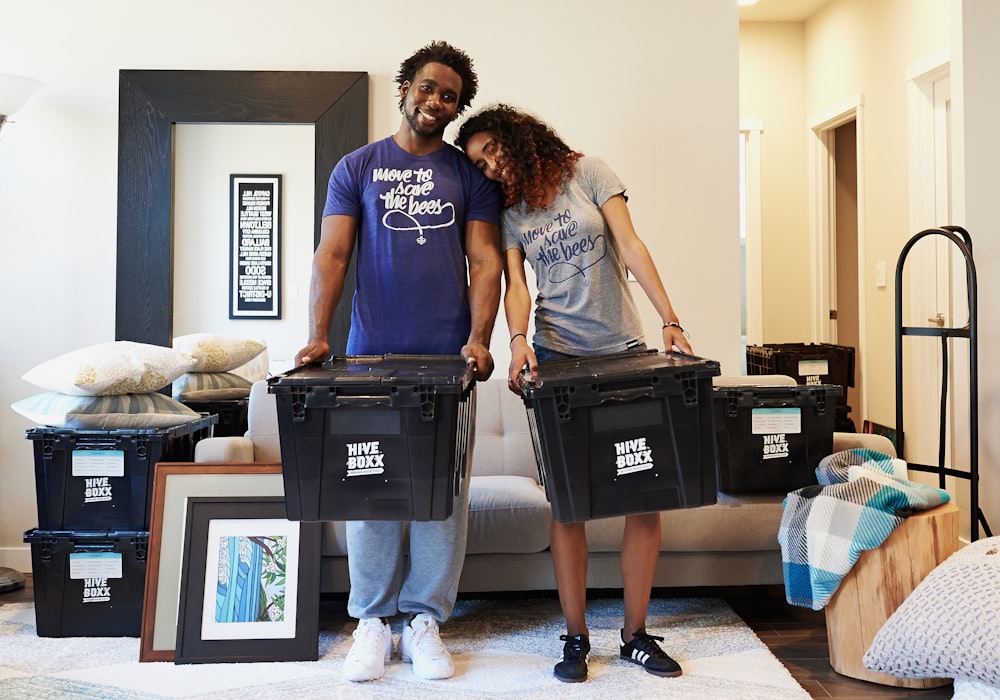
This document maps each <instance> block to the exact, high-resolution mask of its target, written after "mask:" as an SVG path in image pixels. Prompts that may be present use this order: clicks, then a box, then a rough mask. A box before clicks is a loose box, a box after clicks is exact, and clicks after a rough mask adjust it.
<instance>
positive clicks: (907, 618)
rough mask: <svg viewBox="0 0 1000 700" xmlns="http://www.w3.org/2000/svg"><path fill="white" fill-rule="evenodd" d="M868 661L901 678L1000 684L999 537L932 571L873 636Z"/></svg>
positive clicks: (969, 547)
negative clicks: (960, 680) (944, 679)
mask: <svg viewBox="0 0 1000 700" xmlns="http://www.w3.org/2000/svg"><path fill="white" fill-rule="evenodd" d="M864 664H865V666H866V667H867V668H868V669H870V670H872V671H878V672H881V673H888V674H890V675H893V676H897V677H899V678H969V679H973V680H977V681H981V682H983V683H986V684H989V685H993V686H997V687H1000V537H988V538H986V539H982V540H977V541H976V542H973V543H971V544H969V545H966V546H965V547H963V548H962V549H960V550H958V551H957V552H955V553H954V554H952V555H951V556H950V557H948V558H947V559H946V560H945V561H944V562H942V563H941V564H939V565H938V566H937V567H936V568H934V570H932V571H931V572H930V573H929V574H928V575H927V577H926V578H924V580H923V581H921V582H920V584H919V585H918V586H917V587H916V588H915V589H914V590H913V592H912V593H910V595H909V596H908V597H907V598H906V600H904V601H903V604H902V605H900V606H899V608H897V610H896V612H894V613H893V614H892V615H891V616H890V617H889V619H888V620H886V622H885V624H884V625H882V628H881V629H880V630H879V631H878V634H876V635H875V639H874V640H873V641H872V644H871V647H869V649H868V651H867V653H866V654H865V656H864Z"/></svg>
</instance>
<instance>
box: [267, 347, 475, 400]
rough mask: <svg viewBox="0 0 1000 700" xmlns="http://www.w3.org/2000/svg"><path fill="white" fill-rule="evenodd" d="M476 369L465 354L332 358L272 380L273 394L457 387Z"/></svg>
mask: <svg viewBox="0 0 1000 700" xmlns="http://www.w3.org/2000/svg"><path fill="white" fill-rule="evenodd" d="M472 374H473V369H472V366H471V365H469V364H467V363H466V362H465V360H464V359H463V358H462V356H461V355H403V354H386V355H347V356H344V357H337V356H335V355H334V356H331V357H330V358H329V359H327V360H326V361H325V362H323V363H318V362H313V363H310V364H307V365H301V366H299V367H295V368H294V369H291V370H289V371H288V372H285V373H284V374H279V375H277V376H274V377H271V378H270V379H268V380H267V384H268V387H267V390H268V391H269V392H270V393H282V392H285V391H291V390H293V389H297V388H302V387H306V386H381V387H392V386H428V385H434V386H436V387H439V388H440V387H447V386H452V385H454V386H457V387H458V388H459V389H461V390H464V389H465V388H466V387H467V386H468V385H469V384H470V383H471V382H472Z"/></svg>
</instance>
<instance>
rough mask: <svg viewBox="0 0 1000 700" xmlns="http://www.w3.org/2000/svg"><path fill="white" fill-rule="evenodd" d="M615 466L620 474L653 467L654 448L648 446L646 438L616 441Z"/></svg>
mask: <svg viewBox="0 0 1000 700" xmlns="http://www.w3.org/2000/svg"><path fill="white" fill-rule="evenodd" d="M615 455H616V458H615V466H616V467H617V468H618V476H622V475H623V474H632V473H634V472H641V471H645V470H647V469H652V468H653V450H652V449H650V448H649V447H647V446H646V438H644V437H643V438H637V439H635V440H624V441H622V442H616V443H615Z"/></svg>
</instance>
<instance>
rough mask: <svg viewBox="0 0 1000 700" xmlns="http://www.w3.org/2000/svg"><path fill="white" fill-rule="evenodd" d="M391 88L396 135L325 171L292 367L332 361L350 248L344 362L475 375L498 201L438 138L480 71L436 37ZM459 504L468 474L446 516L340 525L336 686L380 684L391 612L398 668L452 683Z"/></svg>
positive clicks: (489, 322)
mask: <svg viewBox="0 0 1000 700" xmlns="http://www.w3.org/2000/svg"><path fill="white" fill-rule="evenodd" d="M396 81H397V83H398V84H399V108H400V111H401V112H402V115H403V118H402V121H401V124H400V127H399V130H398V131H397V132H396V133H395V134H394V135H393V136H391V137H388V138H386V139H383V140H381V141H377V142H375V143H372V144H369V145H367V146H364V147H362V148H360V149H358V150H357V151H354V152H353V153H350V154H348V155H347V156H345V157H344V158H343V159H342V160H341V161H340V162H339V163H338V164H337V166H336V167H335V168H334V170H333V173H332V174H331V176H330V185H329V191H328V193H327V203H326V207H325V209H324V212H323V223H322V231H321V239H320V244H319V246H318V247H317V249H316V254H315V257H314V260H313V272H312V282H311V284H310V303H311V314H310V333H311V337H310V339H309V344H308V345H306V347H304V348H303V349H302V350H300V351H299V353H298V357H297V358H296V361H297V362H299V363H307V362H311V361H321V360H324V359H326V357H327V356H328V355H329V352H330V346H329V343H328V341H327V338H328V335H329V330H330V322H331V320H332V318H333V312H334V310H335V309H336V307H337V303H338V302H339V301H340V297H341V295H342V293H343V289H344V277H345V273H346V271H347V267H348V264H349V263H350V260H351V254H352V252H353V251H354V250H355V249H356V250H357V290H356V291H355V294H354V299H353V306H352V312H351V332H350V335H349V337H348V341H347V353H348V354H349V355H361V354H383V353H411V354H450V355H454V354H455V353H456V352H460V353H461V354H462V356H463V357H464V358H465V359H466V361H467V362H469V363H470V364H473V365H474V374H475V378H476V379H477V380H485V379H487V378H488V377H489V375H490V374H491V373H492V371H493V357H492V356H491V355H490V352H489V338H490V336H491V335H492V332H493V323H494V321H495V320H496V314H497V309H498V308H499V304H500V275H501V269H502V266H501V260H500V248H499V228H498V223H499V217H500V205H501V202H500V194H499V191H498V189H497V188H496V187H495V185H494V184H493V183H491V182H490V181H488V180H487V179H486V178H485V177H484V176H483V175H482V174H481V173H480V172H479V171H478V170H476V169H475V167H473V166H472V164H471V163H470V162H469V160H468V159H467V158H466V157H465V155H464V154H463V153H462V152H460V151H459V150H458V149H456V148H454V147H453V146H451V145H449V144H446V143H445V142H444V130H445V128H446V127H447V126H448V124H450V123H451V122H452V121H454V119H455V118H456V117H457V116H458V115H459V114H460V113H461V112H462V111H464V110H465V108H466V107H468V106H469V104H470V102H471V101H472V99H473V98H474V97H475V95H476V92H477V90H478V81H477V78H476V73H475V71H474V69H473V67H472V60H471V59H470V58H469V56H468V55H466V54H465V53H464V52H463V51H460V50H458V49H456V48H454V47H452V46H450V45H449V44H447V43H445V42H439V41H436V42H432V43H430V44H428V45H427V46H424V47H423V48H421V49H419V50H418V51H417V52H416V53H414V54H413V55H412V56H410V57H409V58H407V59H406V60H405V61H403V62H402V64H400V68H399V73H398V74H397V76H396ZM468 509H469V503H468V478H466V480H465V483H464V484H463V486H462V491H461V494H460V495H459V497H458V498H456V500H455V506H454V512H453V514H452V516H451V517H450V518H448V519H447V520H443V521H430V522H411V523H405V522H390V521H351V522H348V523H347V550H348V568H349V571H350V578H351V591H350V596H349V599H348V603H347V611H348V614H350V615H351V616H352V617H355V618H358V620H359V622H358V627H357V629H356V630H355V632H354V643H353V645H352V646H351V650H350V652H349V653H348V655H347V659H346V660H345V662H344V677H345V678H347V679H349V680H352V681H366V680H374V679H376V678H379V677H381V676H382V674H383V673H384V672H385V662H386V661H387V660H388V659H389V656H390V655H391V653H392V631H391V629H390V627H389V624H388V622H387V619H388V618H390V617H392V616H393V615H396V614H397V613H399V612H402V613H407V614H408V615H409V616H410V618H409V620H408V621H407V623H406V624H405V625H404V628H403V633H402V635H401V636H400V640H399V653H400V656H401V657H402V659H403V661H405V662H411V663H412V664H413V672H414V673H415V674H416V675H417V676H419V677H421V678H426V679H436V678H449V677H451V676H452V675H453V674H454V672H455V666H454V663H453V662H452V659H451V656H450V655H449V653H448V651H447V650H446V649H445V648H444V645H443V644H442V643H441V639H440V636H439V629H438V625H439V623H441V622H443V621H444V620H446V619H447V618H448V617H449V616H450V615H451V612H452V609H453V608H454V604H455V598H456V595H457V592H458V578H459V575H460V574H461V570H462V564H463V561H464V559H465V544H466V535H467V523H468ZM407 530H408V531H409V561H408V563H407V562H405V561H404V559H403V554H404V551H405V550H406V547H405V544H406V541H407V540H406V535H407Z"/></svg>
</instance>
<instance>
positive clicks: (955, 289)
mask: <svg viewBox="0 0 1000 700" xmlns="http://www.w3.org/2000/svg"><path fill="white" fill-rule="evenodd" d="M926 95H927V104H926V109H927V110H928V112H929V118H930V121H929V125H930V127H929V128H928V129H927V132H926V134H927V138H926V139H925V141H924V143H922V144H918V146H917V147H918V148H922V149H925V150H926V152H927V153H928V154H929V155H931V157H932V158H933V169H932V171H930V172H931V173H932V174H931V175H930V176H929V177H930V179H931V180H932V182H930V183H928V184H929V185H930V186H931V187H932V192H933V196H932V197H930V199H931V201H932V202H933V210H932V212H933V213H932V214H931V216H932V217H933V218H932V221H933V223H930V222H928V223H926V225H924V226H923V227H922V228H940V227H942V226H947V225H950V224H955V223H957V224H959V225H961V222H954V221H953V219H952V216H953V214H952V196H953V192H952V170H951V160H952V159H951V153H952V141H951V131H952V130H951V81H950V77H949V76H948V75H947V74H945V75H943V76H940V77H938V78H936V79H935V80H933V81H932V82H931V83H930V84H929V85H928V87H927V89H926ZM928 214H930V212H928ZM915 233H917V231H914V234H915ZM973 243H974V241H973ZM911 258H912V263H911ZM906 266H907V268H906V272H907V273H908V274H907V275H906V276H905V277H904V289H905V290H906V291H905V293H906V294H907V295H908V296H910V297H911V300H912V301H911V304H910V307H909V308H910V319H909V320H908V321H904V323H905V324H906V325H912V326H922V325H923V326H937V327H947V328H961V327H963V326H965V325H966V324H968V323H969V299H968V287H967V284H966V272H965V258H964V257H963V255H962V254H961V251H960V250H959V248H958V247H957V246H956V245H955V244H954V243H953V242H951V241H950V240H949V239H947V238H945V237H944V236H929V237H927V238H924V239H922V240H921V241H919V242H918V243H917V244H916V245H915V246H914V247H913V249H911V253H910V256H909V257H908V259H907V261H906ZM946 342H947V346H945V344H944V343H942V341H941V339H939V338H933V337H921V336H911V337H908V338H905V339H904V344H903V353H904V376H905V377H906V384H905V386H904V387H903V392H902V395H903V401H904V403H903V406H904V418H905V425H904V431H905V433H904V434H905V454H904V455H903V457H904V458H905V459H906V460H908V461H910V462H914V463H919V464H928V465H936V464H938V462H939V460H940V459H941V450H942V447H943V451H944V452H943V454H944V463H945V466H949V467H952V468H955V469H963V470H964V469H968V467H969V437H970V432H969V430H968V427H969V381H970V380H969V345H968V340H966V339H962V338H958V339H953V340H948V341H946ZM946 361H947V370H946V369H945V362H946ZM942 391H945V392H946V393H947V396H946V400H945V401H944V404H943V407H942V400H941V394H942ZM942 416H943V418H942ZM942 442H943V445H942ZM910 478H911V479H914V480H916V481H921V482H923V483H930V484H933V485H935V486H937V485H938V477H937V476H936V475H933V474H927V473H920V472H911V474H910ZM955 482H956V480H955V479H952V478H950V477H949V478H948V479H947V480H946V482H945V488H946V489H947V490H948V491H949V492H950V493H951V495H952V496H953V497H954V498H955V500H956V502H957V503H958V505H959V506H960V507H961V508H962V510H963V512H968V508H969V499H968V487H967V485H965V484H961V485H959V484H956V483H955ZM962 522H963V523H965V522H966V519H964V518H963V519H962ZM962 529H963V531H964V530H965V529H966V526H965V525H963V528H962ZM965 534H966V533H964V532H963V535H965Z"/></svg>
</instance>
